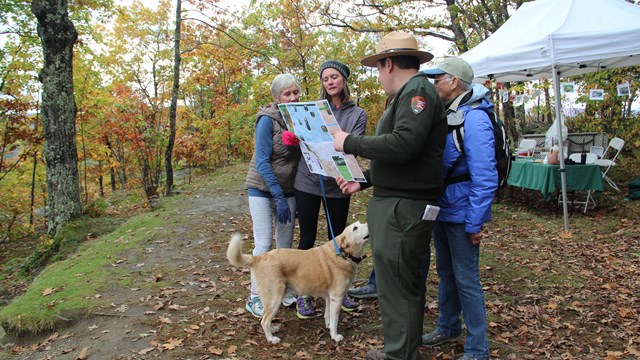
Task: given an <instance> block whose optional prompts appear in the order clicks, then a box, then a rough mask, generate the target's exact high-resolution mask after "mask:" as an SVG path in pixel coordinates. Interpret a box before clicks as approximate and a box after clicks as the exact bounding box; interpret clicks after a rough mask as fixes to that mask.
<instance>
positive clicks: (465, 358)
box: [458, 355, 490, 360]
mask: <svg viewBox="0 0 640 360" xmlns="http://www.w3.org/2000/svg"><path fill="white" fill-rule="evenodd" d="M489 359H490V358H489V357H486V358H485V357H477V356H473V355H462V357H461V358H458V360H489Z"/></svg>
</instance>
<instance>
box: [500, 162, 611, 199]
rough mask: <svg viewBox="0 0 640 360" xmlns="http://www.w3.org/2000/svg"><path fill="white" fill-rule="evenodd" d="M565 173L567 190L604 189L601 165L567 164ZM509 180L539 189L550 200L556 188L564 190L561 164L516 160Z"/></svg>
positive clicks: (519, 184)
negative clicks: (561, 179) (561, 180)
mask: <svg viewBox="0 0 640 360" xmlns="http://www.w3.org/2000/svg"><path fill="white" fill-rule="evenodd" d="M565 174H566V175H567V176H566V178H567V191H573V190H595V191H603V190H604V187H603V185H602V173H601V172H600V165H596V164H585V165H565ZM507 182H508V184H509V185H511V186H518V187H522V188H527V189H533V190H539V191H540V192H541V193H542V195H544V197H545V199H547V200H550V199H551V195H552V194H553V193H554V192H555V191H556V190H562V184H561V182H560V165H547V164H543V163H540V162H532V161H514V162H512V163H511V172H510V173H509V179H508V180H507Z"/></svg>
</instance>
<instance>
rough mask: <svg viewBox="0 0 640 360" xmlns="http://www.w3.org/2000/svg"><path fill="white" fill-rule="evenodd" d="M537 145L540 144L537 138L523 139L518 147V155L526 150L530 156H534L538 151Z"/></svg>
mask: <svg viewBox="0 0 640 360" xmlns="http://www.w3.org/2000/svg"><path fill="white" fill-rule="evenodd" d="M536 145H538V144H537V143H536V140H535V139H522V140H520V144H519V145H518V148H517V149H516V155H519V154H520V153H524V152H526V153H527V154H528V156H533V154H534V153H535V152H536Z"/></svg>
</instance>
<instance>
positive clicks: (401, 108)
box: [344, 73, 447, 203]
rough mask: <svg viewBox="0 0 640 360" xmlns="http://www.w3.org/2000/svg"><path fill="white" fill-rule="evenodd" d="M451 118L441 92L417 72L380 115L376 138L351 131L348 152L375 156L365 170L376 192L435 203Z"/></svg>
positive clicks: (346, 144)
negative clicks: (445, 107) (448, 120)
mask: <svg viewBox="0 0 640 360" xmlns="http://www.w3.org/2000/svg"><path fill="white" fill-rule="evenodd" d="M446 135H447V118H446V113H445V109H444V105H443V104H442V100H441V99H440V96H438V93H437V91H436V90H435V87H434V86H433V85H431V84H430V83H429V80H428V78H427V76H426V75H425V74H423V73H418V74H416V75H415V76H414V77H412V78H411V79H409V81H407V82H406V83H405V84H404V85H403V86H402V87H401V88H400V89H399V90H398V93H397V94H396V96H395V98H394V99H393V101H392V102H391V104H390V105H389V106H388V107H387V109H386V111H385V112H384V114H383V115H382V117H381V118H380V121H379V122H378V126H377V129H376V136H364V135H349V136H347V138H346V139H345V142H344V151H345V152H346V153H349V154H354V155H357V156H361V157H364V158H367V159H371V163H370V165H369V170H367V171H365V176H366V178H367V181H368V184H366V185H364V184H363V185H364V187H367V186H371V185H373V186H374V188H373V195H374V196H380V197H401V198H410V199H420V200H428V201H430V202H434V203H435V202H436V201H437V200H438V198H439V197H440V194H441V193H442V179H443V177H444V176H443V173H442V151H443V149H444V144H445V139H446Z"/></svg>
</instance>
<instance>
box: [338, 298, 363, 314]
mask: <svg viewBox="0 0 640 360" xmlns="http://www.w3.org/2000/svg"><path fill="white" fill-rule="evenodd" d="M359 307H360V303H359V302H357V301H355V300H353V299H352V298H350V297H349V296H348V295H345V296H344V298H343V299H342V305H341V306H340V308H341V309H342V310H344V311H346V312H352V311H356V310H358V308H359Z"/></svg>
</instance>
